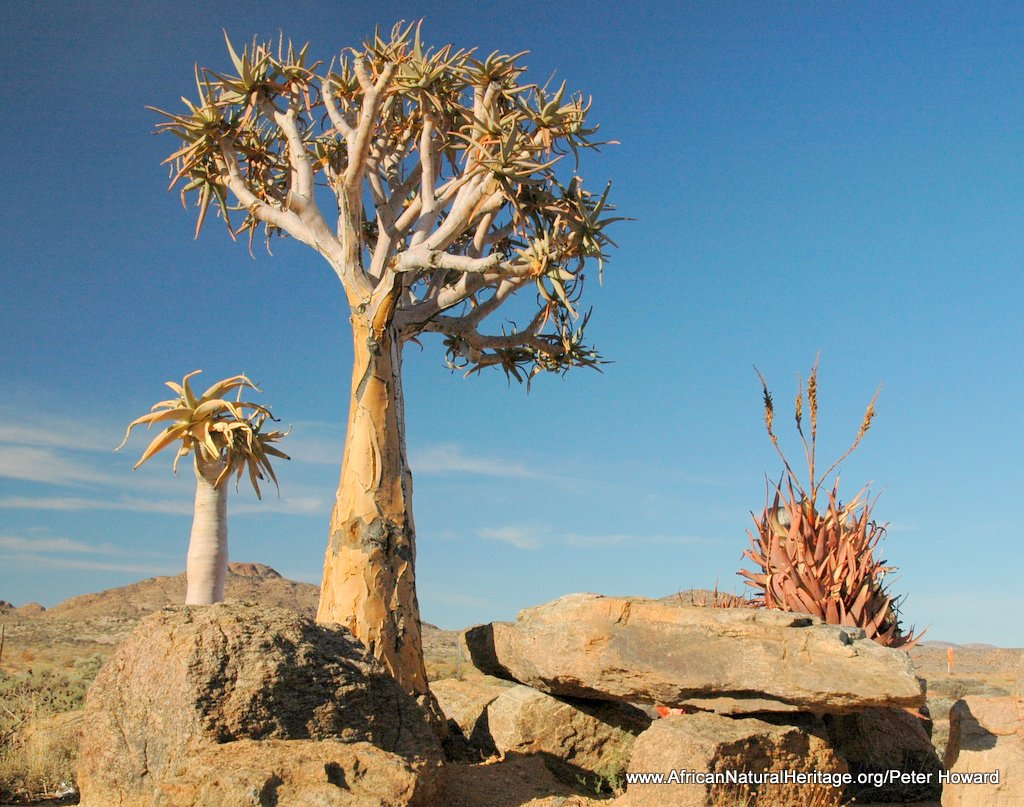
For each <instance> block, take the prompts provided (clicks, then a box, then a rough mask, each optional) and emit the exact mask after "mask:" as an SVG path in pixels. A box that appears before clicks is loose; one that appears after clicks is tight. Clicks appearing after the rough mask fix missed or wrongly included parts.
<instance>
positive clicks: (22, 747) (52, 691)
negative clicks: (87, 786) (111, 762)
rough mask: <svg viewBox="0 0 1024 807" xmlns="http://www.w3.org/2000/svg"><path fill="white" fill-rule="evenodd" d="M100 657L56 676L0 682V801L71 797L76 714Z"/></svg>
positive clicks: (46, 673)
mask: <svg viewBox="0 0 1024 807" xmlns="http://www.w3.org/2000/svg"><path fill="white" fill-rule="evenodd" d="M102 664H103V659H102V657H101V656H98V655H97V656H92V657H90V658H86V659H80V660H78V661H75V662H74V664H72V665H71V666H70V667H68V668H64V669H59V670H28V671H26V672H24V673H18V674H16V675H6V676H2V677H0V800H9V801H30V800H37V799H42V798H57V797H61V796H66V795H68V794H69V793H73V792H74V773H75V764H76V762H77V758H78V731H79V728H80V720H79V719H78V718H77V717H76V716H75V715H69V714H68V713H70V712H74V711H75V710H78V709H81V708H82V706H83V704H84V702H85V693H86V692H87V691H88V689H89V686H90V684H91V683H92V681H93V679H94V678H95V677H96V673H97V672H99V669H100V667H101V666H102Z"/></svg>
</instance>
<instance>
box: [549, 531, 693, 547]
mask: <svg viewBox="0 0 1024 807" xmlns="http://www.w3.org/2000/svg"><path fill="white" fill-rule="evenodd" d="M559 543H562V544H565V545H566V546H578V547H588V546H589V547H599V546H629V545H632V544H707V543H712V541H710V540H709V539H707V538H703V537H700V536H697V535H663V534H661V535H624V534H621V533H620V534H612V535H586V534H584V535H580V534H578V533H574V532H570V533H567V534H566V535H563V536H561V537H560V539H559Z"/></svg>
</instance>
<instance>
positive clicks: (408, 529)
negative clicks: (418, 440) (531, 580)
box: [316, 313, 430, 701]
mask: <svg viewBox="0 0 1024 807" xmlns="http://www.w3.org/2000/svg"><path fill="white" fill-rule="evenodd" d="M352 330H353V336H354V339H355V361H354V364H353V368H352V400H351V405H350V408H349V416H348V433H347V435H346V438H345V455H344V459H343V460H342V465H341V481H340V483H339V485H338V494H337V498H336V500H335V503H334V512H333V514H332V515H331V535H330V542H329V544H328V546H327V556H326V559H325V561H324V580H323V586H322V587H321V589H320V604H319V607H318V609H317V616H316V618H317V621H318V622H321V623H326V624H332V623H337V624H341V625H344V626H345V627H347V628H348V629H349V630H351V631H352V632H353V633H354V634H355V635H356V637H357V638H359V640H360V641H362V643H363V644H364V645H365V646H366V648H367V649H368V650H369V652H370V653H371V654H372V655H373V656H375V657H376V658H377V659H379V660H380V661H381V662H383V664H384V665H385V666H386V667H387V668H388V670H390V671H391V673H392V675H394V677H395V678H396V679H397V680H398V682H399V684H401V685H402V687H403V688H404V689H405V690H406V691H407V692H409V693H410V694H412V695H414V696H427V698H429V697H430V696H429V689H428V687H427V676H426V670H425V669H424V666H423V645H422V640H421V638H420V610H419V603H418V602H417V600H416V578H415V572H414V566H415V561H416V544H415V529H414V527H413V519H412V474H411V473H410V472H409V464H408V460H407V458H406V447H405V411H404V402H403V399H402V379H401V373H402V358H401V344H400V342H399V340H398V338H397V336H396V335H395V333H394V331H393V330H392V329H391V328H390V327H386V328H384V330H383V332H382V333H379V334H374V332H373V328H372V326H371V324H370V322H369V321H368V320H367V318H366V317H365V316H362V315H360V314H358V313H354V314H353V316H352ZM420 700H421V701H422V700H423V698H420Z"/></svg>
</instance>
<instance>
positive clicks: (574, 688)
mask: <svg viewBox="0 0 1024 807" xmlns="http://www.w3.org/2000/svg"><path fill="white" fill-rule="evenodd" d="M466 643H467V646H468V647H469V651H470V655H471V657H472V660H473V663H474V665H476V667H477V668H478V669H480V670H481V671H482V672H484V673H487V674H489V675H494V676H497V677H499V678H506V679H510V680H513V681H518V682H520V683H522V684H526V685H528V686H531V687H534V688H536V689H540V690H542V691H544V692H549V693H551V694H554V695H563V696H570V697H580V698H593V699H597V700H622V701H627V702H631V703H657V704H661V705H664V706H674V707H682V706H686V705H688V701H690V700H691V699H694V698H699V699H706V698H722V697H727V698H734V699H757V700H758V703H757V704H756V708H755V709H752V711H772V710H773V709H772V704H773V703H777V704H778V707H777V708H778V710H779V711H788V710H792V709H793V707H796V708H798V709H800V710H802V711H810V712H818V713H832V714H842V713H846V712H852V711H857V710H860V709H864V708H865V707H873V706H887V707H900V706H909V707H915V708H920V707H921V706H924V703H925V683H924V681H923V680H922V679H920V678H918V677H917V676H916V675H915V674H914V669H913V665H912V664H911V661H910V658H909V656H908V655H907V653H905V652H904V651H902V650H892V649H889V648H885V647H882V646H881V645H879V644H877V643H876V642H874V641H872V640H870V639H867V638H866V637H865V635H864V631H863V630H861V629H859V628H849V627H839V626H835V625H827V624H825V623H823V622H822V621H821V620H820V619H818V618H816V617H811V616H806V615H804V614H792V613H787V612H783V611H768V610H754V609H746V608H744V609H739V608H737V609H728V608H702V607H695V606H688V605H682V604H679V603H672V602H663V601H658V600H647V599H642V598H638V597H604V596H601V595H599V594H569V595H567V596H565V597H561V598H560V599H557V600H555V601H554V602H550V603H548V604H546V605H541V606H538V607H536V608H528V609H526V610H524V611H521V612H520V613H519V618H518V621H516V622H514V623H510V622H492V623H490V624H488V625H481V626H478V627H475V628H470V629H469V631H467V633H466ZM732 711H740V710H739V709H733V710H732Z"/></svg>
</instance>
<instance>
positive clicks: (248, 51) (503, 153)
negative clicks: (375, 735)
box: [155, 24, 614, 695]
mask: <svg viewBox="0 0 1024 807" xmlns="http://www.w3.org/2000/svg"><path fill="white" fill-rule="evenodd" d="M228 51H229V54H230V57H231V61H232V63H233V66H234V72H214V71H213V70H210V69H208V68H198V67H197V69H196V83H197V88H198V93H199V95H198V99H197V100H196V101H190V100H185V104H186V109H185V111H183V112H180V113H171V112H162V111H160V110H155V111H157V112H159V113H160V114H161V115H163V116H165V118H166V121H165V122H163V123H161V124H160V125H159V126H158V131H163V132H170V133H173V134H174V135H176V136H177V137H178V138H180V141H181V142H180V147H179V148H178V149H177V150H176V151H175V152H174V153H173V154H172V155H171V156H170V157H169V158H168V162H169V163H171V165H172V183H171V184H172V186H173V185H175V184H177V183H179V182H180V183H181V186H182V200H183V201H184V200H185V197H186V195H187V194H194V197H195V199H196V202H197V205H198V209H199V214H198V221H197V228H196V232H197V234H198V231H199V228H201V227H202V225H203V222H204V220H205V217H206V214H207V211H208V210H209V208H210V206H211V205H214V206H215V207H216V209H217V210H218V212H219V214H220V216H221V217H222V218H223V220H224V221H225V222H226V223H227V225H228V231H229V232H230V234H231V235H232V237H235V236H237V235H239V234H247V235H248V238H249V241H250V248H251V242H252V238H253V236H254V234H255V233H256V231H257V229H258V228H260V227H261V226H262V227H263V228H264V230H265V234H266V237H267V242H268V246H269V241H270V239H271V237H272V236H274V235H278V236H291V237H293V238H295V239H296V240H298V241H300V242H302V243H303V244H306V245H307V246H309V247H310V248H312V249H314V250H315V251H316V252H317V253H319V254H320V255H321V256H322V257H323V258H324V260H325V261H326V263H327V265H328V266H329V267H330V269H331V270H332V271H333V272H334V274H335V275H336V276H337V277H338V279H339V281H340V282H341V285H342V287H343V289H344V292H345V295H346V298H347V301H348V307H349V311H348V313H347V320H348V322H349V323H350V325H351V329H352V338H353V344H354V362H353V370H352V386H351V398H350V404H349V415H348V429H347V435H346V440H345V451H344V457H343V459H342V467H341V479H340V482H339V485H338V492H337V497H336V500H335V505H334V510H333V513H332V515H331V526H330V537H329V541H328V546H327V552H326V557H325V561H324V577H323V585H322V586H321V590H320V604H319V608H318V611H317V619H318V621H320V622H325V623H341V624H343V625H345V626H346V627H348V628H349V629H350V630H351V631H352V632H353V633H354V634H355V635H356V636H357V637H358V638H359V639H360V640H361V641H362V642H363V644H365V645H366V647H367V648H368V649H369V651H370V652H371V653H372V654H373V655H374V656H376V657H377V658H378V659H380V660H381V661H382V662H383V663H384V664H385V666H386V667H387V668H388V669H389V670H391V672H392V673H393V674H394V676H395V677H396V678H397V679H398V681H399V682H400V683H401V684H402V686H403V687H404V688H405V689H406V691H408V692H411V693H413V694H416V695H426V694H427V693H428V692H429V690H428V687H427V681H426V673H425V669H424V665H423V650H422V641H421V636H420V616H419V605H418V603H417V599H416V586H415V571H414V569H415V557H416V546H415V528H414V525H413V516H412V475H411V473H410V471H409V466H408V461H407V456H406V438H405V413H404V395H403V390H402V373H401V369H402V348H403V346H404V345H405V344H406V343H407V342H409V341H417V340H418V337H420V336H421V335H422V334H426V333H435V334H439V335H440V337H441V338H442V339H443V343H444V347H445V351H446V363H447V365H448V366H449V367H451V368H452V369H459V370H462V371H465V373H466V375H469V374H471V373H475V372H478V371H480V370H482V369H483V368H485V367H498V368H500V369H501V370H503V371H504V372H505V373H506V374H507V375H508V376H509V377H512V378H515V379H516V380H518V381H524V380H525V381H527V382H528V381H529V380H530V379H532V378H533V377H534V376H535V375H536V374H538V373H540V372H542V371H557V372H564V371H566V370H568V369H570V368H572V367H577V366H586V367H596V366H597V365H598V363H599V361H600V359H599V357H598V354H597V353H596V352H595V351H594V350H593V349H592V348H590V347H588V346H587V345H586V344H585V343H584V338H583V330H584V326H585V325H586V323H587V316H583V317H580V316H579V312H578V311H577V306H578V300H579V297H580V294H581V293H582V291H583V286H584V276H585V272H584V270H585V268H586V267H587V266H588V265H589V264H590V261H591V259H593V261H594V262H596V263H597V266H598V269H599V270H600V267H601V265H602V261H603V259H604V258H605V249H606V247H607V246H608V245H609V244H610V243H611V242H610V241H609V239H608V238H607V236H606V235H605V232H604V230H605V228H606V227H607V225H608V224H609V223H610V222H611V221H613V220H614V219H613V218H611V217H609V216H608V211H609V210H610V209H611V208H610V206H609V205H608V203H607V194H608V191H607V188H606V189H605V191H604V192H603V193H600V194H596V195H595V194H592V193H591V192H589V191H587V190H585V189H584V187H583V181H582V179H581V178H580V176H579V175H578V174H577V170H578V169H577V167H576V164H575V163H574V162H573V161H572V160H569V161H566V160H564V159H563V158H564V157H565V156H567V155H569V154H572V155H573V156H574V157H577V158H578V157H579V155H580V152H581V151H583V150H586V149H593V148H595V147H596V146H597V145H599V144H598V143H595V142H594V141H593V140H592V139H591V138H592V137H593V135H594V133H595V131H596V127H588V124H587V114H588V111H589V108H590V104H589V101H587V100H585V99H584V98H583V97H582V96H581V95H568V94H567V93H566V92H565V86H564V85H563V86H561V87H559V88H557V89H554V90H549V89H548V88H546V87H541V86H538V85H536V84H532V83H526V82H524V81H522V75H523V73H524V70H525V68H524V67H522V66H521V65H520V64H519V59H520V58H521V57H522V55H523V54H521V53H520V54H516V55H514V56H510V55H503V54H500V53H493V54H491V55H490V56H488V57H487V58H486V59H478V58H475V56H474V54H473V52H472V51H466V50H454V49H453V48H452V46H450V45H448V46H445V47H442V48H440V49H437V50H434V49H430V48H426V47H424V45H423V44H422V42H421V40H420V27H419V25H408V26H407V25H404V24H399V25H397V26H395V28H394V29H393V30H392V32H391V35H390V37H382V36H380V35H379V34H376V35H374V36H373V37H372V38H370V39H368V40H366V41H365V42H364V43H363V44H362V46H361V47H357V48H350V49H346V50H344V51H343V52H342V53H341V55H340V57H339V58H338V59H337V60H336V61H334V62H332V65H331V66H330V67H328V68H326V69H320V68H321V63H320V62H315V63H313V62H312V61H311V59H310V58H309V57H308V55H307V54H308V46H304V47H303V48H301V49H299V50H296V49H295V48H294V47H293V46H292V44H291V43H290V42H289V43H288V44H287V45H285V44H284V42H283V41H281V42H279V43H277V44H276V46H275V45H274V43H260V42H257V41H255V40H254V41H253V42H252V44H251V45H250V46H249V47H247V48H245V49H244V50H243V51H242V53H241V55H239V54H238V52H237V51H236V49H235V48H233V47H232V45H231V43H230V42H228ZM233 213H234V214H235V218H234V221H232V214H233ZM531 290H532V291H533V292H534V294H533V295H529V292H530V291H531ZM519 292H526V293H527V294H521V295H518V296H517V294H518V293H519ZM513 298H516V299H518V300H519V301H520V303H521V305H520V310H521V312H522V314H523V316H522V317H521V318H520V319H519V323H518V324H517V323H516V322H514V321H512V320H511V317H510V316H509V317H507V318H506V320H505V322H504V324H501V325H500V326H494V325H492V324H491V323H493V321H494V318H495V314H496V312H497V311H498V310H499V309H501V308H502V307H503V306H504V305H505V304H506V303H508V302H509V301H511V300H512V299H513ZM505 310H508V307H506V309H505Z"/></svg>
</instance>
